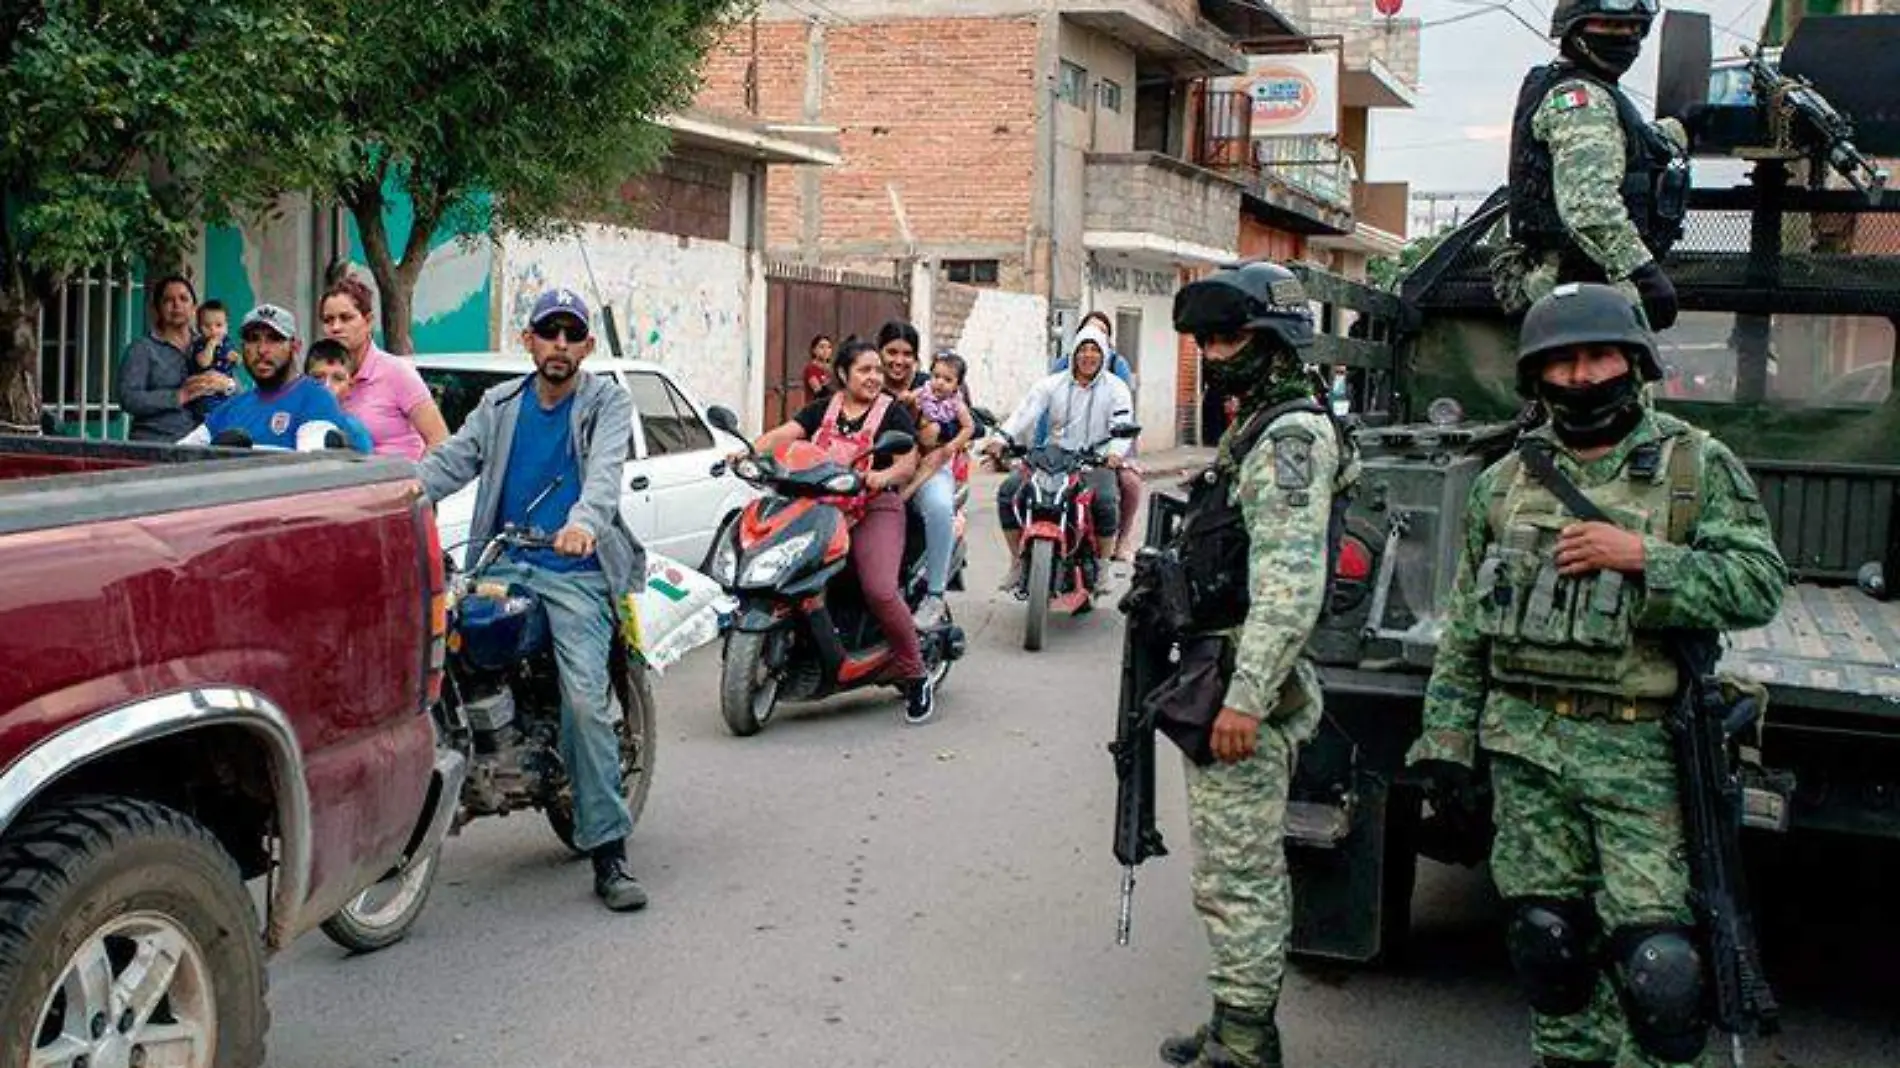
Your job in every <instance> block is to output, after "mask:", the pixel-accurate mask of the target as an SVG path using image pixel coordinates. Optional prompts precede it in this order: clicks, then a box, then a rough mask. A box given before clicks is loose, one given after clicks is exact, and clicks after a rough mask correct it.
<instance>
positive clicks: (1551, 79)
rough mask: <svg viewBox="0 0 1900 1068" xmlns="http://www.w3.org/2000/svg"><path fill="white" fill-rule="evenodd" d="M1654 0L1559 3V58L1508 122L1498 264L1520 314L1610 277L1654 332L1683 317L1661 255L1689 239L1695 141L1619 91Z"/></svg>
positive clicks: (1512, 308) (1537, 74)
mask: <svg viewBox="0 0 1900 1068" xmlns="http://www.w3.org/2000/svg"><path fill="white" fill-rule="evenodd" d="M1656 12H1657V0H1560V2H1559V3H1558V4H1557V7H1556V10H1555V11H1554V12H1553V13H1552V14H1551V20H1550V36H1551V37H1552V38H1553V39H1555V40H1556V41H1557V42H1558V53H1559V55H1558V59H1557V61H1556V62H1555V63H1550V64H1546V65H1544V66H1541V67H1537V68H1534V69H1533V70H1532V71H1531V72H1530V74H1528V75H1527V76H1526V77H1525V79H1524V84H1523V87H1522V88H1521V89H1520V90H1519V91H1518V98H1517V111H1516V113H1515V114H1514V115H1513V116H1512V119H1511V168H1510V197H1511V202H1510V209H1511V242H1510V244H1508V245H1506V246H1505V248H1504V250H1503V251H1502V252H1500V253H1499V254H1498V256H1497V258H1496V259H1495V260H1494V261H1493V263H1492V278H1493V281H1494V284H1495V287H1496V290H1497V295H1498V300H1499V302H1500V303H1502V304H1503V305H1504V309H1505V311H1507V312H1509V313H1510V314H1512V315H1517V314H1520V313H1522V312H1523V311H1524V310H1525V309H1527V308H1529V307H1530V306H1531V305H1532V304H1534V303H1536V302H1537V301H1538V300H1539V299H1541V298H1543V297H1545V296H1548V295H1549V294H1550V292H1551V291H1552V290H1553V289H1555V288H1556V287H1557V286H1558V285H1559V284H1562V283H1566V282H1606V283H1609V284H1611V285H1615V286H1616V287H1617V288H1619V289H1621V290H1622V291H1623V292H1624V294H1625V295H1626V296H1628V297H1630V298H1631V299H1632V300H1633V301H1639V302H1640V303H1641V304H1642V307H1643V311H1644V313H1645V314H1646V315H1647V317H1648V319H1649V325H1650V327H1651V328H1652V329H1656V330H1663V329H1667V328H1668V327H1669V326H1670V325H1672V324H1673V323H1674V322H1675V321H1676V289H1675V286H1674V285H1673V284H1672V283H1671V282H1670V281H1669V277H1668V276H1667V275H1665V274H1664V273H1663V271H1662V267H1661V265H1660V260H1661V259H1662V257H1663V256H1664V255H1665V254H1666V253H1667V252H1668V251H1669V248H1670V246H1672V245H1674V244H1675V243H1676V241H1677V239H1679V238H1680V237H1681V236H1682V220H1683V210H1684V207H1685V201H1686V198H1687V196H1688V190H1689V161H1688V147H1689V138H1688V135H1687V134H1686V133H1685V132H1684V130H1683V126H1682V124H1681V123H1680V122H1679V121H1677V120H1676V119H1663V120H1662V121H1661V122H1657V123H1650V122H1648V121H1646V120H1645V119H1644V118H1643V116H1642V112H1640V111H1638V110H1637V107H1636V105H1635V104H1634V103H1632V102H1631V100H1630V98H1629V96H1628V95H1627V94H1626V93H1625V92H1624V91H1623V89H1622V88H1621V87H1620V86H1619V85H1618V84H1617V83H1618V81H1619V80H1620V79H1621V78H1622V77H1623V75H1624V74H1625V73H1626V72H1628V70H1629V69H1630V67H1631V66H1632V65H1634V64H1635V62H1636V57H1637V55H1638V53H1640V52H1641V50H1642V47H1643V39H1644V38H1645V37H1647V36H1648V35H1649V28H1650V25H1651V23H1652V22H1653V21H1654V20H1655V17H1656Z"/></svg>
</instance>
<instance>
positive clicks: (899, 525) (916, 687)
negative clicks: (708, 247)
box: [753, 341, 935, 723]
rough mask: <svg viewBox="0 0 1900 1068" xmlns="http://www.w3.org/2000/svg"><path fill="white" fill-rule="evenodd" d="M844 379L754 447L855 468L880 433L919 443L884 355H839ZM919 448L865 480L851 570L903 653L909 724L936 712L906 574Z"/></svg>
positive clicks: (852, 348)
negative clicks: (893, 389) (793, 450)
mask: <svg viewBox="0 0 1900 1068" xmlns="http://www.w3.org/2000/svg"><path fill="white" fill-rule="evenodd" d="M837 370H838V378H839V379H840V380H841V381H842V383H843V385H844V388H843V390H842V391H841V392H839V393H836V394H833V395H832V396H831V398H830V399H829V400H824V401H817V402H814V403H812V404H808V405H806V406H805V407H804V408H803V409H800V411H799V412H798V414H797V415H794V416H793V417H792V420H791V422H788V423H786V424H784V425H783V426H780V427H777V428H775V429H772V430H769V431H767V432H766V433H765V434H764V435H763V436H762V437H760V438H759V440H758V441H757V442H755V443H754V444H753V448H755V449H756V450H757V451H758V452H759V453H760V454H762V455H770V454H771V453H772V452H773V451H774V450H776V449H778V448H779V447H780V446H783V445H786V444H789V443H791V442H794V441H807V440H809V441H810V442H812V443H813V444H814V445H817V446H818V447H819V448H821V449H824V450H825V451H826V452H827V453H829V454H830V455H831V456H832V457H833V458H834V459H836V460H838V461H839V462H842V463H849V462H851V461H853V460H855V459H857V458H858V457H859V456H861V455H863V454H864V453H865V452H866V451H868V450H869V449H870V447H871V443H872V442H874V441H876V440H877V436H878V435H879V434H880V433H883V432H886V431H893V430H896V431H902V432H904V433H906V434H910V435H911V436H913V437H915V436H916V434H917V424H916V422H915V421H914V420H913V419H912V418H911V416H910V413H909V412H908V411H907V410H906V409H905V408H904V406H903V405H901V404H898V403H897V401H896V398H894V397H892V396H891V395H890V394H888V393H886V392H885V391H884V365H883V363H882V362H881V360H880V356H879V353H878V350H877V349H876V348H875V347H873V346H872V345H869V344H867V343H865V342H861V341H854V342H848V343H846V344H845V346H844V347H843V348H841V349H840V350H839V351H838V357H837ZM916 469H917V453H916V451H915V450H912V451H911V452H908V453H905V454H904V455H902V456H898V457H896V458H894V459H890V458H879V459H878V460H877V461H876V462H875V463H874V465H873V467H872V470H871V471H870V472H869V473H868V474H867V475H866V476H865V486H866V488H867V489H870V490H872V491H873V492H872V494H871V495H870V497H869V498H867V499H866V501H865V504H864V512H863V514H862V515H861V516H859V517H858V518H857V520H856V523H855V524H854V525H853V526H852V528H851V566H852V567H853V568H854V569H855V570H856V572H857V578H858V585H859V587H860V588H862V589H863V591H864V600H865V603H866V606H867V607H868V608H869V609H870V612H871V614H872V616H873V617H875V618H876V619H877V624H878V629H880V630H882V631H883V632H884V637H885V639H886V640H887V641H889V642H890V645H891V649H892V651H893V652H894V653H895V654H896V659H897V672H898V674H899V675H900V677H902V678H905V679H908V680H910V681H908V682H906V683H905V684H904V694H905V708H904V718H905V719H907V720H909V721H910V722H912V723H923V722H925V721H927V720H929V719H930V717H931V715H932V714H933V713H934V711H935V707H934V702H935V694H934V693H933V692H932V687H931V684H930V680H929V678H928V676H926V674H925V673H924V660H923V653H922V650H921V649H920V648H919V645H918V641H917V628H916V625H915V624H914V623H913V622H912V620H911V615H910V611H909V610H908V609H907V608H906V607H905V606H904V598H903V594H902V593H901V592H900V590H899V585H898V574H899V571H900V570H901V568H902V567H903V557H904V527H905V520H904V502H903V501H902V500H901V499H900V498H899V497H898V495H897V493H896V491H897V490H898V489H901V488H902V487H903V486H905V485H906V484H908V482H909V481H910V479H911V476H912V475H914V474H915V473H916Z"/></svg>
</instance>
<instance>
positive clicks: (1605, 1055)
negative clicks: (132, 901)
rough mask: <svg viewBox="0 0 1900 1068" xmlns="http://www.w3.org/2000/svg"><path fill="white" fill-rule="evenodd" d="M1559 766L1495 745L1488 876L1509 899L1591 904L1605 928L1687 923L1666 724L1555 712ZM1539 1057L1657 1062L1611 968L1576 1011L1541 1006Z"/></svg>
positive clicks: (1647, 1066)
mask: <svg viewBox="0 0 1900 1068" xmlns="http://www.w3.org/2000/svg"><path fill="white" fill-rule="evenodd" d="M1551 726H1552V729H1553V730H1556V731H1559V732H1561V733H1563V734H1564V735H1566V737H1565V738H1563V739H1562V741H1563V743H1564V744H1563V745H1562V747H1561V752H1562V754H1563V759H1562V764H1563V770H1561V771H1551V770H1550V769H1548V768H1543V767H1540V766H1538V765H1536V764H1533V763H1531V762H1530V761H1527V760H1523V759H1521V758H1519V757H1515V756H1510V755H1508V754H1503V753H1492V754H1491V784H1492V788H1493V790H1494V791H1495V793H1496V806H1497V807H1496V818H1497V826H1498V834H1497V839H1496V841H1495V843H1494V844H1493V846H1492V850H1491V876H1492V878H1493V879H1494V880H1496V882H1497V886H1498V891H1499V892H1500V893H1502V894H1503V895H1504V896H1505V897H1507V898H1512V897H1551V898H1562V899H1570V900H1579V899H1580V900H1585V901H1589V902H1591V903H1592V904H1593V905H1594V907H1595V911H1596V915H1597V921H1598V923H1599V924H1600V928H1601V930H1602V931H1603V932H1604V933H1605V935H1606V936H1607V935H1608V934H1609V933H1611V932H1614V931H1615V930H1616V929H1617V928H1619V927H1623V926H1628V925H1632V924H1667V923H1684V924H1686V923H1688V922H1690V920H1691V913H1690V911H1689V905H1688V895H1689V872H1688V867H1687V862H1686V860H1685V858H1684V852H1683V837H1682V811H1681V808H1680V802H1679V800H1678V795H1677V790H1676V767H1675V760H1674V756H1673V753H1672V750H1671V748H1670V743H1669V738H1668V735H1667V734H1666V733H1665V732H1664V729H1663V727H1662V725H1661V724H1659V723H1638V724H1613V723H1599V722H1578V721H1575V720H1554V721H1553V722H1552V725H1551ZM1532 1046H1533V1048H1534V1049H1535V1050H1536V1051H1537V1053H1538V1054H1539V1055H1540V1056H1546V1057H1568V1058H1571V1059H1573V1060H1580V1061H1605V1062H1611V1063H1614V1064H1615V1065H1616V1066H1617V1068H1655V1066H1658V1065H1662V1064H1664V1063H1666V1062H1663V1061H1658V1060H1656V1059H1654V1058H1653V1057H1651V1056H1649V1055H1648V1054H1646V1053H1644V1052H1643V1051H1642V1050H1640V1049H1639V1048H1637V1046H1636V1044H1635V1042H1634V1041H1633V1040H1631V1038H1630V1037H1629V1029H1628V1027H1627V1026H1626V1025H1625V1024H1624V1021H1623V1012H1622V1007H1621V1006H1620V1005H1619V1004H1618V1002H1617V999H1616V991H1615V987H1614V986H1613V985H1612V983H1611V980H1610V978H1609V976H1608V974H1607V972H1606V973H1605V974H1604V975H1603V976H1602V977H1601V978H1599V979H1598V981H1597V991H1596V998H1595V1000H1594V1001H1593V1002H1592V1004H1591V1005H1590V1007H1589V1008H1588V1009H1586V1010H1585V1011H1584V1012H1582V1013H1580V1014H1578V1015H1575V1016H1544V1015H1534V1018H1533V1024H1532Z"/></svg>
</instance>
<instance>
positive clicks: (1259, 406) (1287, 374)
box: [1202, 331, 1315, 425]
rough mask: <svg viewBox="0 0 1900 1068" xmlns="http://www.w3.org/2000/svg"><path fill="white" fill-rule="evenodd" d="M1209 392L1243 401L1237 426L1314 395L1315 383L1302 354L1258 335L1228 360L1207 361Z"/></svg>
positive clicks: (1263, 335) (1265, 336)
mask: <svg viewBox="0 0 1900 1068" xmlns="http://www.w3.org/2000/svg"><path fill="white" fill-rule="evenodd" d="M1202 366H1203V368H1205V374H1206V376H1207V384H1208V386H1209V387H1210V388H1212V389H1214V390H1216V391H1217V392H1220V393H1225V394H1227V395H1229V396H1234V397H1239V398H1240V412H1239V414H1238V416H1237V418H1236V419H1235V424H1236V425H1238V424H1240V423H1244V422H1246V420H1247V417H1248V416H1251V415H1252V414H1253V413H1255V412H1259V411H1265V410H1266V409H1268V408H1271V407H1273V406H1274V405H1276V404H1284V403H1286V402H1287V401H1290V400H1294V399H1296V398H1298V397H1311V396H1313V395H1314V391H1315V389H1314V382H1313V380H1312V378H1311V377H1310V376H1308V375H1307V373H1306V365H1305V364H1304V363H1303V362H1302V361H1301V360H1300V356H1299V353H1297V352H1295V351H1294V350H1293V349H1291V348H1288V347H1287V346H1286V345H1285V344H1283V343H1282V342H1280V341H1279V340H1278V339H1277V338H1275V337H1274V336H1273V335H1272V334H1270V333H1266V332H1260V331H1257V332H1255V333H1254V335H1253V338H1252V340H1250V341H1248V342H1247V347H1246V348H1244V349H1241V350H1240V351H1239V352H1237V353H1235V354H1234V355H1233V356H1232V357H1231V358H1229V359H1225V360H1204V361H1202Z"/></svg>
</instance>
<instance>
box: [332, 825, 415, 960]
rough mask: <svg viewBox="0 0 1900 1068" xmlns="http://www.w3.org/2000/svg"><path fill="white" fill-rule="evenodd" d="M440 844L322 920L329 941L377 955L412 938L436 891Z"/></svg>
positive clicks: (353, 949)
mask: <svg viewBox="0 0 1900 1068" xmlns="http://www.w3.org/2000/svg"><path fill="white" fill-rule="evenodd" d="M441 852H442V847H441V845H440V844H437V846H436V847H435V848H434V849H432V850H430V851H429V852H427V853H425V854H423V855H422V856H419V857H417V858H416V859H415V860H414V861H412V862H410V864H409V866H408V867H406V868H404V869H403V870H402V871H400V872H397V873H396V874H394V875H391V876H390V877H389V878H387V879H384V880H383V881H382V882H380V883H377V884H376V885H375V886H372V887H370V888H369V889H367V890H364V891H363V892H362V893H360V894H358V895H356V897H355V898H354V899H353V900H351V902H350V903H349V904H347V905H345V906H343V907H342V908H341V909H339V910H337V914H336V915H334V916H332V917H330V918H329V919H327V920H325V921H323V933H324V935H325V936H327V937H328V938H329V939H330V941H332V942H335V943H336V944H337V945H339V946H342V947H343V948H344V949H347V950H349V951H350V952H352V953H374V952H376V951H377V950H379V949H386V948H388V947H390V946H393V945H395V944H396V943H398V942H400V941H402V940H403V939H404V938H407V937H408V936H409V928H411V927H413V926H415V922H416V918H417V917H418V916H421V915H422V907H423V906H424V905H427V904H428V903H429V891H431V890H433V889H435V873H436V868H437V861H438V860H439V859H440V856H441Z"/></svg>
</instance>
